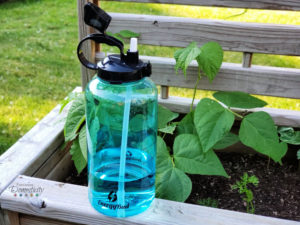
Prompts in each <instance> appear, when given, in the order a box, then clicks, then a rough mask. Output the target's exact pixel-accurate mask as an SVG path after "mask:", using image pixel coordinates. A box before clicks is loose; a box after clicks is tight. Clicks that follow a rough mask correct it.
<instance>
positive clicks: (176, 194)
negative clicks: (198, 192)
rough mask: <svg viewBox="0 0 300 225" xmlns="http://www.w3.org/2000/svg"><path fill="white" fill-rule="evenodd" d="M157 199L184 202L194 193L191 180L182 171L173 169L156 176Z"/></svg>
mask: <svg viewBox="0 0 300 225" xmlns="http://www.w3.org/2000/svg"><path fill="white" fill-rule="evenodd" d="M155 185H156V197H157V198H163V199H168V200H173V201H178V202H184V201H185V200H186V199H187V198H188V197H189V195H190V194H191V191H192V182H191V179H190V178H189V177H188V176H187V175H186V174H185V173H184V172H182V171H181V170H180V169H177V168H175V167H171V168H169V169H167V170H165V171H164V172H162V173H158V174H157V175H156V180H155Z"/></svg>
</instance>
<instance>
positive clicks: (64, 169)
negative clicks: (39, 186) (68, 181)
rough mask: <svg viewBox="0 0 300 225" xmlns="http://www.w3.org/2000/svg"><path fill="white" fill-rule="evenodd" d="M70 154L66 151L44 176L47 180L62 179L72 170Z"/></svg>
mask: <svg viewBox="0 0 300 225" xmlns="http://www.w3.org/2000/svg"><path fill="white" fill-rule="evenodd" d="M72 165H73V161H72V156H71V155H70V153H69V152H67V153H66V154H65V155H64V156H63V157H62V159H61V160H60V161H59V162H58V163H57V165H56V166H55V167H54V168H53V169H52V170H51V172H50V173H49V174H48V175H47V176H46V179H48V180H55V181H63V180H64V179H65V178H66V177H67V176H68V175H69V174H70V172H71V171H72Z"/></svg>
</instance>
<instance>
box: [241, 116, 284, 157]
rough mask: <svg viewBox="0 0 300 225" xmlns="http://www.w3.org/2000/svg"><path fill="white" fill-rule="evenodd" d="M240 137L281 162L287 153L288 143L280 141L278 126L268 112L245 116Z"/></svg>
mask: <svg viewBox="0 0 300 225" xmlns="http://www.w3.org/2000/svg"><path fill="white" fill-rule="evenodd" d="M239 138H240V140H241V142H242V143H243V144H244V145H246V146H249V147H251V148H253V149H254V150H256V151H258V152H260V153H261V154H264V155H267V156H269V157H271V158H272V159H273V160H274V161H275V162H279V163H281V158H282V157H283V156H284V155H285V154H286V151H287V144H286V143H284V142H281V143H279V138H278V135H277V131H276V127H275V124H274V121H273V120H272V118H271V116H270V115H269V114H267V113H266V112H254V113H251V114H249V115H247V116H245V117H244V119H243V120H242V123H241V127H240V131H239Z"/></svg>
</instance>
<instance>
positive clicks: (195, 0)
mask: <svg viewBox="0 0 300 225" xmlns="http://www.w3.org/2000/svg"><path fill="white" fill-rule="evenodd" d="M102 1H104V0H102ZM106 1H107V0H106ZM109 1H119V2H141V3H162V4H178V5H195V6H217V7H231V8H249V9H276V10H300V2H299V1H298V0H288V1H278V0H259V1H257V0H256V1H253V0H252V1H251V0H209V1H208V0H184V1H182V0H109Z"/></svg>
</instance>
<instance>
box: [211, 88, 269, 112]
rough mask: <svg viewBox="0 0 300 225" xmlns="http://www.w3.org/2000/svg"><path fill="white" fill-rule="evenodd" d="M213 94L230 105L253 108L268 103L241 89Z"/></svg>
mask: <svg viewBox="0 0 300 225" xmlns="http://www.w3.org/2000/svg"><path fill="white" fill-rule="evenodd" d="M213 96H214V97H215V98H216V99H217V100H218V101H220V102H222V103H224V104H225V105H227V106H228V107H235V108H242V109H252V108H257V107H264V106H266V105H267V104H268V103H266V102H265V101H263V100H260V99H258V98H256V97H253V96H252V95H250V94H248V93H245V92H241V91H218V92H216V93H214V94H213Z"/></svg>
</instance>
